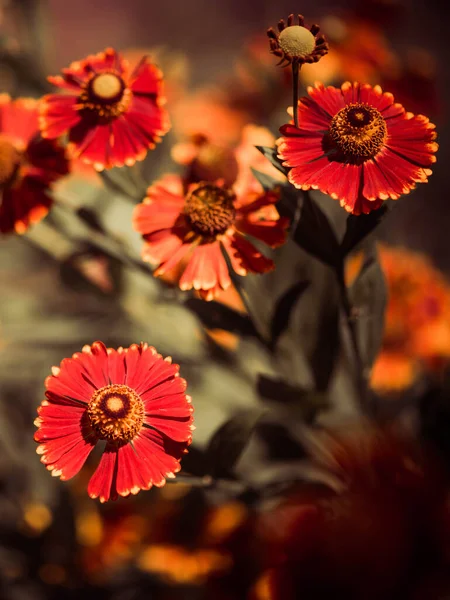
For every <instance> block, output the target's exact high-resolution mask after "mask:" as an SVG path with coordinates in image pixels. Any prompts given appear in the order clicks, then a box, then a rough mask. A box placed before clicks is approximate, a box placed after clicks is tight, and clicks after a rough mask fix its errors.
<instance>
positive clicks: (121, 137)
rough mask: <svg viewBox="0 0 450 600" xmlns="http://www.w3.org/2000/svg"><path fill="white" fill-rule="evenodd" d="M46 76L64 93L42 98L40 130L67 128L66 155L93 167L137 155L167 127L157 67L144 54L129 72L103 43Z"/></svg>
mask: <svg viewBox="0 0 450 600" xmlns="http://www.w3.org/2000/svg"><path fill="white" fill-rule="evenodd" d="M49 81H50V82H51V83H53V84H54V85H56V86H58V87H60V88H62V89H64V90H66V91H67V92H69V93H68V94H61V95H60V94H50V95H47V96H44V98H43V99H42V104H41V118H40V126H41V130H42V135H43V136H44V137H47V138H57V137H59V136H60V135H63V134H64V133H67V132H68V134H69V142H70V143H69V145H68V148H69V151H70V152H71V155H72V157H74V158H78V157H80V158H81V159H82V160H83V161H84V162H86V163H90V164H93V165H94V167H95V168H96V169H97V170H99V171H101V170H102V169H104V168H111V167H121V166H123V165H133V164H134V163H135V162H136V160H142V159H143V158H144V157H145V155H146V154H147V150H148V149H149V148H154V146H155V143H156V142H159V141H160V140H161V137H160V136H162V135H164V134H165V133H167V131H168V130H169V127H170V123H169V118H168V114H167V111H166V110H165V109H164V108H163V104H164V102H165V100H164V97H163V96H162V85H163V84H162V73H161V72H160V71H159V70H158V69H157V68H156V67H155V66H154V65H152V64H151V63H150V62H149V61H148V60H147V58H145V57H144V58H143V59H142V60H141V62H140V63H139V64H138V66H137V67H136V68H135V69H134V70H133V71H132V72H130V69H129V67H128V63H127V62H126V61H125V60H123V59H122V58H121V56H120V55H119V54H117V53H116V51H115V50H113V49H112V48H107V49H106V50H105V51H104V52H101V53H99V54H96V55H92V56H88V57H87V58H86V59H85V60H82V61H78V62H74V63H72V64H71V65H70V67H69V68H68V69H63V76H62V77H61V76H57V77H49Z"/></svg>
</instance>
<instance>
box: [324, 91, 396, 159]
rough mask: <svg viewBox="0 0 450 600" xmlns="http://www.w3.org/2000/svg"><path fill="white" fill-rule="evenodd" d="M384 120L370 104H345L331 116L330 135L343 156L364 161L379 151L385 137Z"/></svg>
mask: <svg viewBox="0 0 450 600" xmlns="http://www.w3.org/2000/svg"><path fill="white" fill-rule="evenodd" d="M386 134H387V128H386V121H385V120H384V118H383V116H382V114H381V113H380V112H379V111H378V110H377V109H376V108H373V107H372V106H369V105H368V104H363V103H359V102H358V103H354V104H348V105H347V106H345V107H344V108H342V109H341V110H340V111H339V112H338V113H337V114H336V115H335V116H334V117H333V119H332V121H331V125H330V138H331V140H332V141H333V142H334V144H335V145H336V146H337V148H338V149H339V150H340V151H341V152H343V154H344V155H345V156H346V157H349V158H353V159H355V158H359V159H364V160H367V159H369V158H373V157H374V156H376V155H377V154H378V152H379V151H380V150H381V148H382V147H383V145H384V142H385V140H386Z"/></svg>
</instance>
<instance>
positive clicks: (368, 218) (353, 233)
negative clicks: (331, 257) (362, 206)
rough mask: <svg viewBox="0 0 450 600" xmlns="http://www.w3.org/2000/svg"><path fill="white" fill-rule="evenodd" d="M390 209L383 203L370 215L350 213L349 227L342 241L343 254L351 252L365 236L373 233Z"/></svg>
mask: <svg viewBox="0 0 450 600" xmlns="http://www.w3.org/2000/svg"><path fill="white" fill-rule="evenodd" d="M388 211H389V209H388V206H387V204H383V205H382V206H381V207H380V208H379V209H378V210H374V211H372V212H371V213H369V214H368V215H349V216H348V218H347V229H346V231H345V235H344V239H343V240H342V243H341V251H342V255H343V256H346V255H347V254H349V253H350V252H351V251H352V250H353V249H354V248H355V247H356V246H357V245H358V244H359V243H360V242H362V241H363V239H364V238H365V237H367V236H368V235H369V234H371V233H372V231H373V230H374V229H375V228H376V227H378V225H379V224H380V222H381V220H382V219H383V218H384V217H385V216H386V214H387V213H388Z"/></svg>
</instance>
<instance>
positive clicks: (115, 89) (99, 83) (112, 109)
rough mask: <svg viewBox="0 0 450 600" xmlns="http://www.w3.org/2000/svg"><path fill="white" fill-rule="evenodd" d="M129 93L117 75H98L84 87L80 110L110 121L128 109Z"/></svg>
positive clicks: (107, 73)
mask: <svg viewBox="0 0 450 600" xmlns="http://www.w3.org/2000/svg"><path fill="white" fill-rule="evenodd" d="M130 99H131V91H130V90H129V89H128V88H127V86H126V85H125V82H124V80H123V79H122V77H121V76H120V75H118V74H117V73H109V72H106V73H98V74H96V75H94V76H93V77H91V79H90V80H89V81H88V82H87V83H86V84H85V85H84V87H83V90H82V92H81V95H80V103H79V108H80V109H90V110H94V111H96V112H97V114H98V115H99V116H100V117H104V118H106V119H110V118H113V117H118V116H119V115H121V114H122V113H123V112H124V111H125V110H126V109H127V107H128V104H129V102H130Z"/></svg>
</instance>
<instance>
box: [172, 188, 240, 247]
mask: <svg viewBox="0 0 450 600" xmlns="http://www.w3.org/2000/svg"><path fill="white" fill-rule="evenodd" d="M235 198H236V196H235V195H234V193H233V192H232V191H231V190H229V189H227V188H222V187H219V186H217V185H214V184H212V183H204V182H201V183H199V184H198V185H197V186H196V187H194V188H193V189H191V191H190V192H189V194H188V195H187V196H186V200H185V203H184V213H185V215H186V217H187V220H188V222H189V224H190V225H191V227H192V229H193V230H194V231H195V232H196V233H199V234H200V235H202V236H203V237H207V238H214V237H216V236H218V235H220V234H223V233H225V232H226V230H227V229H228V228H229V227H230V226H231V225H232V224H233V222H234V219H235V217H236V209H235V208H234V200H235Z"/></svg>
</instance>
